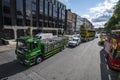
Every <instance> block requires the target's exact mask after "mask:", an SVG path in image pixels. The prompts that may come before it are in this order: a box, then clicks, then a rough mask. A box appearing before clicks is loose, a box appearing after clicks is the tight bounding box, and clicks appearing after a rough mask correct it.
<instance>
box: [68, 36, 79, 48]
mask: <svg viewBox="0 0 120 80" xmlns="http://www.w3.org/2000/svg"><path fill="white" fill-rule="evenodd" d="M79 44H80V38H79V37H77V36H74V37H72V38H71V39H70V40H69V42H68V46H71V47H75V46H77V45H79Z"/></svg>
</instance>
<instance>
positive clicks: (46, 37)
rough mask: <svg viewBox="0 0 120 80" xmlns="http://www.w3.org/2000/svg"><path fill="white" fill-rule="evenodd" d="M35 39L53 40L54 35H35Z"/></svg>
mask: <svg viewBox="0 0 120 80" xmlns="http://www.w3.org/2000/svg"><path fill="white" fill-rule="evenodd" d="M35 38H37V39H41V40H42V39H49V38H53V34H52V33H39V34H36V35H35Z"/></svg>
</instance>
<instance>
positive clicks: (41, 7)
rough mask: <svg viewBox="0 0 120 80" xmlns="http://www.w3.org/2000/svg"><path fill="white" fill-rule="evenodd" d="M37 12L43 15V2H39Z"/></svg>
mask: <svg viewBox="0 0 120 80" xmlns="http://www.w3.org/2000/svg"><path fill="white" fill-rule="evenodd" d="M39 12H40V13H41V14H43V0H40V10H39Z"/></svg>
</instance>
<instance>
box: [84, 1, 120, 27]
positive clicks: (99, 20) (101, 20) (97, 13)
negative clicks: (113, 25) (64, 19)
mask: <svg viewBox="0 0 120 80" xmlns="http://www.w3.org/2000/svg"><path fill="white" fill-rule="evenodd" d="M117 1H118V0H105V1H104V2H103V3H99V4H97V5H96V6H95V7H92V8H90V9H89V13H90V14H92V16H91V15H87V16H85V15H83V16H85V17H86V18H88V19H89V20H90V21H92V22H93V25H94V26H95V27H103V26H104V24H105V22H107V21H108V19H109V18H110V17H111V16H112V13H113V7H114V6H115V5H116V2H117Z"/></svg>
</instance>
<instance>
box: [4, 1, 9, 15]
mask: <svg viewBox="0 0 120 80" xmlns="http://www.w3.org/2000/svg"><path fill="white" fill-rule="evenodd" d="M3 12H4V13H6V14H10V0H3Z"/></svg>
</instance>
